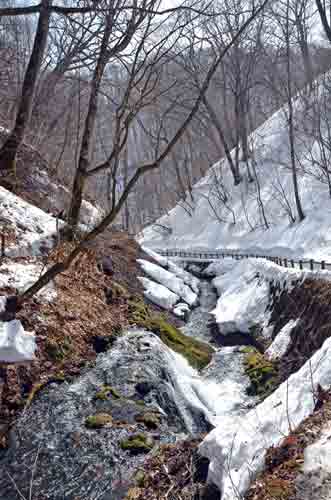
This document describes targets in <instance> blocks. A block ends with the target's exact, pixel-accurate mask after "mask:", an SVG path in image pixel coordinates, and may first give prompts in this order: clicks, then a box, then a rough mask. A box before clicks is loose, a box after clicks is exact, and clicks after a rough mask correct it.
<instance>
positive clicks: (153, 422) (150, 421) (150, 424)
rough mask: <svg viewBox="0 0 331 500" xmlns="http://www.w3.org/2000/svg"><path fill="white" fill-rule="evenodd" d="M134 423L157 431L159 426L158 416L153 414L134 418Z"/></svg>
mask: <svg viewBox="0 0 331 500" xmlns="http://www.w3.org/2000/svg"><path fill="white" fill-rule="evenodd" d="M136 421H137V422H139V423H142V424H144V425H145V426H146V427H147V428H148V429H157V428H158V427H159V425H160V415H159V414H158V413H154V412H150V411H148V412H146V413H143V414H141V415H137V416H136Z"/></svg>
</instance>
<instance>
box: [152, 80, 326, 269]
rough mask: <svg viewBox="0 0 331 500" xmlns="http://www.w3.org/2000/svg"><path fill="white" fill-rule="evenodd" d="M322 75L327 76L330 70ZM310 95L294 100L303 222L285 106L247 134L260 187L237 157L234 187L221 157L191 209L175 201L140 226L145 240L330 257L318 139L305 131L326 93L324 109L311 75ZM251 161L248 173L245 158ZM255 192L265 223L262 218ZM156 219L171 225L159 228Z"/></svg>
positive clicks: (156, 245) (203, 181) (175, 245)
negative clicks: (295, 192)
mask: <svg viewBox="0 0 331 500" xmlns="http://www.w3.org/2000/svg"><path fill="white" fill-rule="evenodd" d="M325 78H326V79H328V80H330V74H328V75H326V76H325ZM310 99H311V101H310V102H309V101H307V100H306V101H305V98H304V99H302V100H301V99H300V98H297V99H295V100H294V110H295V124H294V126H295V129H296V159H297V166H298V181H299V190H300V195H301V199H302V206H303V210H304V212H305V216H306V218H305V219H304V221H302V222H298V219H297V214H296V208H295V200H294V195H293V182H292V178H291V175H292V174H291V169H290V166H291V159H290V147H289V139H288V126H287V108H286V106H285V107H284V108H281V109H280V110H279V111H277V112H276V113H275V114H274V115H273V116H271V118H270V119H268V120H267V121H266V122H265V123H264V124H262V125H261V126H260V127H259V128H258V129H257V130H256V131H255V132H253V133H252V134H251V136H250V138H249V143H250V147H251V149H252V150H253V151H254V160H255V165H254V166H255V171H256V175H257V178H258V180H259V187H260V189H258V185H257V182H249V180H248V175H247V166H246V164H245V163H243V162H242V163H240V173H241V176H242V179H243V180H242V182H241V183H240V184H239V185H237V186H234V182H233V178H232V174H231V171H230V169H229V166H228V163H227V160H226V159H222V160H220V161H219V162H218V163H216V164H215V165H214V166H213V167H212V168H211V169H210V170H209V171H208V173H207V175H206V176H205V177H204V178H203V179H201V180H200V181H199V182H198V183H197V184H196V185H195V186H194V188H193V198H194V200H195V203H194V209H193V210H192V212H191V213H190V214H188V213H187V211H186V210H185V209H184V208H183V206H181V204H178V205H176V206H175V207H174V208H173V209H172V210H170V211H169V212H168V214H167V215H165V216H163V217H162V218H161V219H159V220H158V221H157V225H156V226H154V227H153V226H149V227H147V228H146V229H144V231H143V236H142V242H143V243H144V245H148V246H150V247H153V248H168V249H171V248H181V249H190V250H191V249H196V250H199V249H211V250H214V249H228V250H242V251H244V252H246V251H249V252H253V253H259V254H262V255H265V254H268V253H269V254H271V255H277V256H281V255H284V256H285V257H286V256H288V257H290V256H294V257H296V258H297V257H299V256H302V257H309V258H315V259H316V260H323V259H324V260H326V261H328V262H330V263H331V236H330V230H329V227H330V218H331V199H330V196H329V193H328V186H327V182H324V181H323V179H322V180H321V178H322V177H323V175H322V173H321V170H319V169H318V165H319V164H323V157H322V155H321V149H320V146H319V143H318V142H316V141H315V140H314V138H312V136H310V135H309V132H308V131H309V130H311V129H312V122H311V119H312V116H311V112H310V111H311V109H314V107H316V106H319V105H321V106H322V109H324V108H323V103H324V100H327V99H329V100H328V102H327V105H328V106H329V109H330V98H329V96H328V94H327V93H325V92H324V91H323V89H322V86H321V85H320V84H319V82H317V83H316V84H315V92H313V93H312V95H311V97H310ZM329 118H330V116H329ZM321 119H322V123H321V129H322V134H323V133H325V138H326V143H328V136H327V126H326V123H325V121H324V122H323V118H321ZM234 156H235V152H234V151H233V157H234ZM327 160H328V161H329V158H328V159H327ZM250 168H251V171H252V172H254V170H253V165H252V164H251V165H250ZM318 178H319V179H318ZM215 180H216V181H217V183H218V186H219V187H220V186H223V188H224V192H225V193H226V195H227V198H228V201H227V206H229V207H231V211H230V210H228V209H227V208H226V207H225V206H224V204H223V203H222V202H221V201H220V199H219V196H218V193H219V190H218V189H215ZM220 189H221V188H220ZM259 193H260V195H261V200H262V202H263V206H264V213H265V216H266V219H267V222H268V229H267V228H266V227H265V225H264V223H263V214H262V211H261V204H260V203H259V200H258V195H259ZM212 207H213V208H212ZM288 207H290V208H291V210H292V214H293V216H294V217H296V219H297V220H296V222H294V223H293V222H291V221H290V219H289V216H288ZM234 219H235V222H234ZM160 225H162V226H165V227H169V228H170V229H171V231H167V232H164V233H160V231H159V230H158V227H159V226H160Z"/></svg>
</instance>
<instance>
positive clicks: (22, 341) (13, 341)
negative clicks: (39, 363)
mask: <svg viewBox="0 0 331 500" xmlns="http://www.w3.org/2000/svg"><path fill="white" fill-rule="evenodd" d="M36 348H37V345H36V338H35V334H34V332H26V331H25V330H24V328H23V326H22V324H21V322H20V321H18V320H14V321H9V322H6V323H2V322H0V362H2V363H22V362H25V361H32V360H33V359H34V358H35V350H36Z"/></svg>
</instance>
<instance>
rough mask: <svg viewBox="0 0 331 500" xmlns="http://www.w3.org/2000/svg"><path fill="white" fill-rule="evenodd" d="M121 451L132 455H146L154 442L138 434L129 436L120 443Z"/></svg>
mask: <svg viewBox="0 0 331 500" xmlns="http://www.w3.org/2000/svg"><path fill="white" fill-rule="evenodd" d="M120 446H121V448H122V450H128V451H130V452H131V453H132V454H134V455H136V454H138V453H148V452H149V451H150V450H151V449H152V448H153V446H154V440H153V439H152V438H151V437H150V436H147V435H146V434H143V433H139V434H133V435H132V436H129V437H128V438H127V439H123V441H121V443H120Z"/></svg>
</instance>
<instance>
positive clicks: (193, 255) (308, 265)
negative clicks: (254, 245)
mask: <svg viewBox="0 0 331 500" xmlns="http://www.w3.org/2000/svg"><path fill="white" fill-rule="evenodd" d="M156 252H158V253H159V254H160V255H163V256H164V257H179V258H181V259H185V260H188V261H190V260H191V259H199V260H203V261H206V262H211V261H213V260H219V259H224V258H226V257H231V258H233V259H236V260H242V259H267V260H269V261H271V262H274V263H275V264H278V265H279V266H282V267H288V268H293V269H295V268H296V269H301V270H304V269H308V270H311V271H318V270H330V271H331V262H326V261H325V260H322V261H316V260H314V259H299V260H296V259H292V258H286V257H273V256H270V255H259V254H251V253H240V252H236V251H231V250H215V251H213V252H212V251H201V250H193V251H188V250H180V249H178V250H177V249H174V250H161V249H159V250H156Z"/></svg>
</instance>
